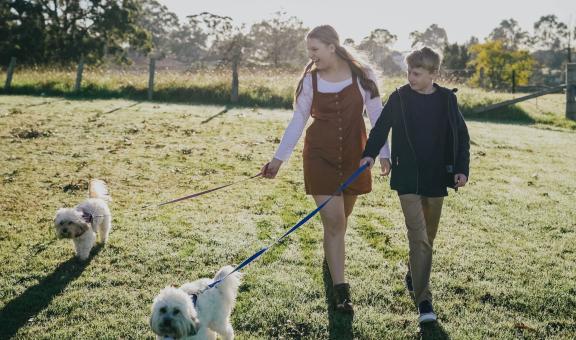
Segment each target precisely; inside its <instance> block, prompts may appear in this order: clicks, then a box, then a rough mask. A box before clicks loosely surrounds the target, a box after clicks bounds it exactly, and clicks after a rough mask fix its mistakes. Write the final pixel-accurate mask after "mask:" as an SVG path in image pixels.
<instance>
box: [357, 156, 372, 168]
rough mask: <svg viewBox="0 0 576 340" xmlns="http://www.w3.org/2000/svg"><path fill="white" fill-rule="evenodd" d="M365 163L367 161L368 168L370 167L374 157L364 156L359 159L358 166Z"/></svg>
mask: <svg viewBox="0 0 576 340" xmlns="http://www.w3.org/2000/svg"><path fill="white" fill-rule="evenodd" d="M366 163H368V169H372V167H373V166H374V158H372V157H364V158H362V159H361V160H360V166H363V165H364V164H366Z"/></svg>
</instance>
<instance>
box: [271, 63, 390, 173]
mask: <svg viewBox="0 0 576 340" xmlns="http://www.w3.org/2000/svg"><path fill="white" fill-rule="evenodd" d="M369 76H370V78H371V79H372V80H373V81H374V82H375V83H376V79H375V77H374V75H373V74H369ZM317 79H318V83H317V84H318V92H322V93H336V92H340V91H342V89H344V88H345V87H346V86H349V85H350V84H352V78H348V79H346V80H343V81H340V82H329V81H326V80H324V79H322V78H320V76H319V75H317ZM357 83H358V87H359V89H360V93H361V94H362V98H363V100H364V108H365V109H366V112H367V114H368V119H369V120H370V124H371V125H372V127H374V125H375V124H376V121H377V120H378V117H380V113H381V112H382V100H381V99H380V97H374V98H370V91H369V90H365V89H364V88H362V85H360V81H358V82H357ZM313 96H314V90H313V88H312V75H311V74H307V75H306V76H305V77H304V81H303V83H302V92H301V93H300V95H299V96H298V99H297V100H296V107H295V110H294V115H293V116H292V120H291V121H290V123H289V124H288V126H287V127H286V130H285V131H284V136H283V137H282V140H281V141H280V144H279V145H278V149H277V150H276V153H275V155H274V157H275V158H277V159H279V160H281V161H284V162H285V161H286V160H288V158H290V155H291V154H292V151H294V148H295V147H296V144H297V143H298V140H299V139H300V136H301V135H302V132H303V131H304V128H305V127H306V123H307V122H308V118H310V109H311V107H312V97H313ZM379 156H380V158H390V147H389V146H388V141H386V144H384V146H383V147H382V149H380V154H379Z"/></svg>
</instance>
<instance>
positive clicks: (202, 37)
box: [166, 24, 208, 63]
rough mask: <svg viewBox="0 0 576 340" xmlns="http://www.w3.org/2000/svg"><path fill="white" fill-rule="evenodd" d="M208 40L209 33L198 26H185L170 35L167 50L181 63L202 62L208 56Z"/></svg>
mask: <svg viewBox="0 0 576 340" xmlns="http://www.w3.org/2000/svg"><path fill="white" fill-rule="evenodd" d="M207 40H208V33H207V32H204V31H203V30H202V29H200V28H199V27H198V26H193V25H190V24H183V25H181V26H180V27H179V28H178V29H177V30H175V31H172V32H171V33H170V35H169V37H168V39H167V44H166V49H167V50H168V51H170V53H171V54H173V55H174V56H175V57H176V59H178V60H180V61H183V62H187V63H193V62H201V61H203V60H204V59H205V58H206V57H207V55H208V46H207Z"/></svg>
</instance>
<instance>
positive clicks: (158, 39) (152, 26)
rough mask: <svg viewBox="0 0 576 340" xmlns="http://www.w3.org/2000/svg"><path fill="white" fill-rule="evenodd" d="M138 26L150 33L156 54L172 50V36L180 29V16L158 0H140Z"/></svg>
mask: <svg viewBox="0 0 576 340" xmlns="http://www.w3.org/2000/svg"><path fill="white" fill-rule="evenodd" d="M139 4H140V8H141V10H140V11H139V13H138V19H137V21H138V24H139V25H140V27H142V28H143V29H145V30H146V31H148V32H149V33H150V36H151V39H152V47H153V49H154V50H155V52H157V53H158V52H159V53H163V54H164V53H167V52H168V51H169V50H170V47H169V45H170V41H171V35H172V34H173V33H174V32H176V31H178V30H179V29H180V24H179V22H178V16H176V14H174V13H173V12H170V11H169V10H168V7H166V6H164V5H162V4H160V3H159V2H158V1H156V0H139Z"/></svg>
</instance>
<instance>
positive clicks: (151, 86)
mask: <svg viewBox="0 0 576 340" xmlns="http://www.w3.org/2000/svg"><path fill="white" fill-rule="evenodd" d="M155 69H156V59H154V57H150V68H149V73H150V75H149V77H148V100H152V94H153V93H154V72H155Z"/></svg>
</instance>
